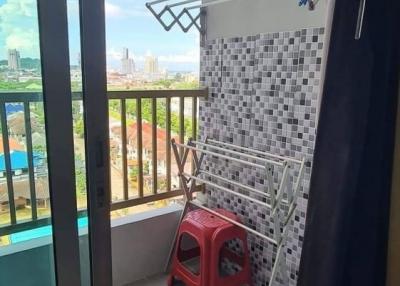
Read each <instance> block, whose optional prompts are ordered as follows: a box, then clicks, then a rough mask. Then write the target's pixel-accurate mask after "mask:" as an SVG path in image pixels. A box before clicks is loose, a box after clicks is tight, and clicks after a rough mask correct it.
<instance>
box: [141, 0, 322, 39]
mask: <svg viewBox="0 0 400 286" xmlns="http://www.w3.org/2000/svg"><path fill="white" fill-rule="evenodd" d="M231 1H232V0H209V1H207V2H205V1H202V0H181V1H178V0H153V1H150V2H147V3H146V7H147V9H148V10H149V11H150V12H151V13H152V14H153V16H154V17H155V18H156V19H157V21H158V22H159V23H160V24H161V26H162V27H163V28H164V29H165V30H166V31H170V30H171V29H172V27H174V26H175V25H178V26H179V27H180V28H181V29H182V31H183V32H185V33H187V32H188V31H189V30H190V29H191V28H192V27H195V28H196V29H197V30H198V31H199V32H200V33H201V35H203V36H204V34H205V33H206V29H207V27H206V21H205V19H204V18H205V14H206V10H205V9H206V8H207V7H210V6H214V5H220V4H223V3H226V2H231ZM298 1H299V6H307V5H308V8H309V10H314V9H315V5H316V4H317V3H318V1H319V0H298ZM171 18H172V19H171Z"/></svg>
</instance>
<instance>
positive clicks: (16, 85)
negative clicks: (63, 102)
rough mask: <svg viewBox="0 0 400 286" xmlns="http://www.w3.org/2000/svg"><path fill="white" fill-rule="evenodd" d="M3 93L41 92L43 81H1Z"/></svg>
mask: <svg viewBox="0 0 400 286" xmlns="http://www.w3.org/2000/svg"><path fill="white" fill-rule="evenodd" d="M0 90H1V91H26V90H30V91H41V90H42V82H41V80H28V81H26V82H8V81H0Z"/></svg>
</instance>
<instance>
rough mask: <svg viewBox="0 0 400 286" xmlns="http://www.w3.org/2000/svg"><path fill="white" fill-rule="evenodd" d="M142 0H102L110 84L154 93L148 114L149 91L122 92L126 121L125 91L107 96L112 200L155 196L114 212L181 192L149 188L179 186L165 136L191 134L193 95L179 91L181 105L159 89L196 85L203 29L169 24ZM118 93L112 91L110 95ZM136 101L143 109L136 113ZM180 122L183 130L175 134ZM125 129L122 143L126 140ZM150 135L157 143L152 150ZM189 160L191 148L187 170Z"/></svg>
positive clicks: (112, 87) (168, 201)
mask: <svg viewBox="0 0 400 286" xmlns="http://www.w3.org/2000/svg"><path fill="white" fill-rule="evenodd" d="M146 2H148V1H146V0H136V1H128V0H109V1H107V5H106V36H107V39H106V40H107V79H108V91H122V90H123V91H135V90H153V91H154V92H153V93H152V94H151V96H155V97H157V99H156V108H155V111H156V112H155V114H153V107H154V106H153V103H154V102H153V101H152V99H151V98H148V97H147V96H145V97H143V98H140V99H138V98H137V97H136V95H135V94H134V93H131V94H129V93H128V94H127V93H124V96H125V97H126V98H125V99H124V101H125V105H126V120H125V121H126V122H125V124H123V123H124V122H123V121H124V120H123V114H122V112H123V109H122V106H121V105H122V101H123V100H122V98H118V97H117V98H116V99H114V100H110V102H109V110H110V113H109V114H110V119H109V122H110V146H111V154H110V157H111V178H112V179H111V184H112V186H111V188H112V199H113V202H115V203H116V202H121V201H124V200H125V199H129V200H132V199H140V200H141V199H143V198H142V196H143V197H145V198H149V197H152V199H147V200H145V201H146V203H144V204H142V205H139V206H136V207H133V208H127V209H123V210H117V211H114V212H112V217H113V218H115V217H118V216H124V215H128V214H133V213H137V212H140V211H146V210H151V209H154V208H160V207H165V206H168V205H170V204H172V203H175V202H176V201H178V200H179V198H174V199H169V198H167V199H164V200H160V199H157V197H154V195H155V194H157V195H158V194H162V195H165V193H167V192H168V191H170V190H179V188H180V184H179V180H178V177H177V165H176V163H175V158H174V155H173V152H172V150H170V149H171V148H170V147H169V146H168V145H167V143H168V141H169V139H176V140H177V141H180V139H181V137H183V139H184V141H187V139H188V138H189V137H191V136H192V134H193V126H192V125H193V124H192V114H193V112H192V98H187V99H182V101H183V103H184V104H183V106H184V108H183V109H182V111H181V107H182V104H181V98H179V97H172V98H168V99H166V98H165V97H162V96H159V95H158V94H157V92H156V91H158V90H166V89H168V90H182V89H196V88H198V87H199V62H200V51H199V47H200V44H199V41H200V35H199V33H198V32H195V30H193V32H190V33H184V32H182V31H181V30H180V28H177V27H175V28H173V29H172V30H171V31H169V32H166V31H165V30H164V29H163V27H162V26H161V25H160V24H159V23H158V21H157V20H156V19H155V18H154V17H153V15H152V14H151V12H150V11H149V10H148V9H147V8H146ZM160 6H163V4H160ZM158 8H160V7H158ZM167 14H168V13H167ZM167 14H165V15H164V16H166V17H167V16H168V15H167ZM171 20H172V19H171ZM117 95H118V94H113V98H115V96H117ZM138 101H140V103H141V109H140V114H137V112H138V106H137V103H138ZM168 107H169V111H170V113H169V114H168ZM153 115H155V118H156V122H155V121H154V117H153ZM168 115H169V119H168ZM181 115H182V116H183V120H181V119H182V116H181ZM138 118H141V124H138V123H139V122H138ZM181 121H182V122H181ZM181 126H183V134H180V131H181ZM139 128H141V129H140V130H139ZM139 132H140V134H138V133H139ZM124 133H125V134H126V146H124V145H123V144H125V143H124V142H123V141H124V138H123V137H124ZM153 134H155V138H153ZM139 135H140V136H139ZM140 138H141V142H140V144H138V140H139V139H140ZM154 141H155V142H157V144H156V145H157V148H156V150H153V142H154ZM140 147H141V148H140ZM124 149H126V151H125V150H124ZM155 155H156V158H155V161H154V160H153V159H154V157H155ZM124 156H126V158H124ZM141 159H142V160H141ZM191 162H192V157H191V155H189V157H188V163H187V164H186V171H188V172H190V171H191V170H192V164H191ZM140 171H142V174H143V177H140V173H141V172H140ZM154 177H156V181H155V180H154ZM141 182H142V184H141ZM126 185H127V187H126ZM141 185H142V189H141Z"/></svg>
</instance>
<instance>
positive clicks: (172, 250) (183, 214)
mask: <svg viewBox="0 0 400 286" xmlns="http://www.w3.org/2000/svg"><path fill="white" fill-rule="evenodd" d="M188 209H189V203H188V202H185V206H184V207H183V210H182V214H181V217H180V218H179V224H178V227H177V229H176V231H175V235H174V241H173V243H172V245H171V248H170V250H169V254H168V258H167V262H166V263H165V267H164V271H165V273H167V272H168V269H169V265H170V264H171V259H172V255H174V250H175V244H176V241H177V239H178V234H179V225H180V224H181V222H182V221H183V218H184V217H185V215H186V213H187V211H188Z"/></svg>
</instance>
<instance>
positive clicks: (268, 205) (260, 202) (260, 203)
mask: <svg viewBox="0 0 400 286" xmlns="http://www.w3.org/2000/svg"><path fill="white" fill-rule="evenodd" d="M183 175H184V176H185V177H187V178H190V179H192V180H194V181H197V182H200V183H202V184H205V185H207V186H210V187H213V188H216V189H218V190H220V191H223V192H226V193H229V194H231V195H235V196H238V197H240V198H242V199H245V200H249V201H251V202H253V203H255V204H258V205H260V206H262V207H266V208H269V209H272V206H271V205H270V204H267V203H264V202H262V201H260V200H258V199H255V198H252V197H250V196H246V195H243V194H241V193H239V192H237V191H233V190H231V189H228V188H225V187H221V186H220V185H217V184H214V183H212V182H210V181H207V180H204V179H201V178H199V177H196V176H192V175H190V174H187V173H183ZM193 183H194V182H193Z"/></svg>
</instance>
